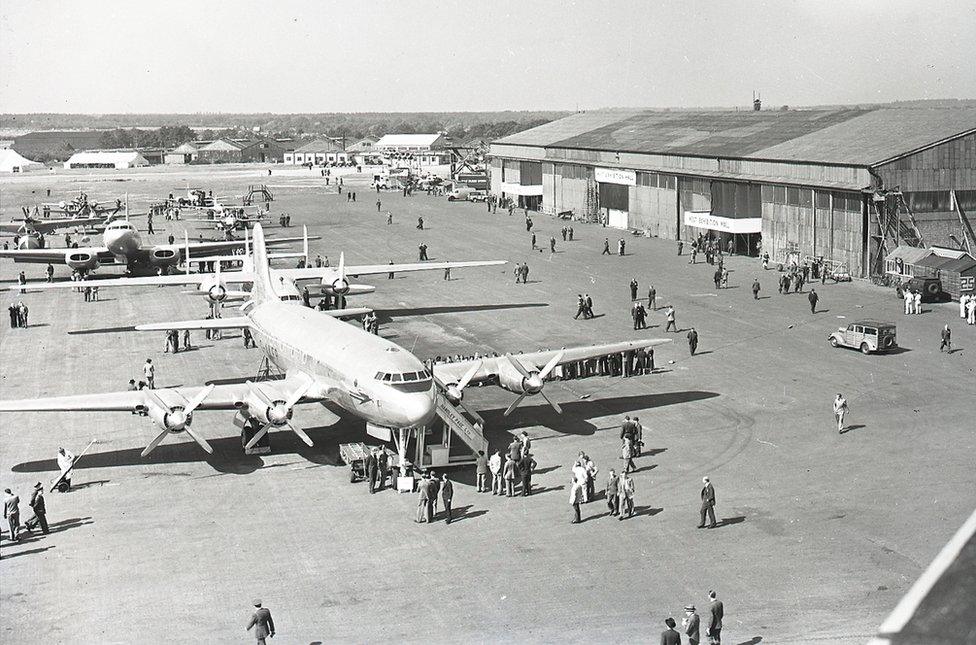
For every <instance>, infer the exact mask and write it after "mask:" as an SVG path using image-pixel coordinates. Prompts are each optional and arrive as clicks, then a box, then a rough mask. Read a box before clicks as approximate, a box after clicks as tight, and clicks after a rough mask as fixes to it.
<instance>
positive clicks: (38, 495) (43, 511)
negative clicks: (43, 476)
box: [24, 482, 48, 535]
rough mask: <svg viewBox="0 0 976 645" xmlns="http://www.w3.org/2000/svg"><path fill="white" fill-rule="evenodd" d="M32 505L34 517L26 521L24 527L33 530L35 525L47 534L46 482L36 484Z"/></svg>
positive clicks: (31, 499) (31, 500)
mask: <svg viewBox="0 0 976 645" xmlns="http://www.w3.org/2000/svg"><path fill="white" fill-rule="evenodd" d="M30 507H31V508H32V509H33V510H34V517H32V518H30V519H29V520H27V521H26V522H24V528H26V529H27V530H28V531H33V530H34V527H35V526H39V527H41V532H42V533H44V534H45V535H47V533H48V528H47V506H46V505H45V503H44V484H42V483H41V482H37V483H36V484H34V493H33V494H32V495H31V498H30Z"/></svg>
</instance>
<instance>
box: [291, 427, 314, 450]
mask: <svg viewBox="0 0 976 645" xmlns="http://www.w3.org/2000/svg"><path fill="white" fill-rule="evenodd" d="M285 427H286V428H288V429H289V430H291V431H292V432H294V433H295V434H297V435H298V438H299V439H301V440H302V441H304V442H305V445H307V446H314V445H315V444H313V443H312V440H311V438H309V436H308V435H307V434H305V431H304V430H302V429H301V428H299V427H297V426H293V425H292V424H290V423H286V424H285Z"/></svg>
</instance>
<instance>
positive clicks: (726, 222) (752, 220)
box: [685, 211, 762, 233]
mask: <svg viewBox="0 0 976 645" xmlns="http://www.w3.org/2000/svg"><path fill="white" fill-rule="evenodd" d="M685 225H687V226H697V227H698V228H707V229H709V230H712V231H720V232H722V233H761V232H762V218H761V217H743V218H739V219H733V218H731V217H718V216H716V215H712V214H711V213H707V212H704V213H702V212H696V211H685Z"/></svg>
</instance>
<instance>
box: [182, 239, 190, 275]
mask: <svg viewBox="0 0 976 645" xmlns="http://www.w3.org/2000/svg"><path fill="white" fill-rule="evenodd" d="M183 244H184V245H185V251H184V253H185V254H186V255H185V256H184V260H183V262H184V263H185V264H184V268H185V270H186V274H187V275H190V234H189V233H187V232H186V229H183Z"/></svg>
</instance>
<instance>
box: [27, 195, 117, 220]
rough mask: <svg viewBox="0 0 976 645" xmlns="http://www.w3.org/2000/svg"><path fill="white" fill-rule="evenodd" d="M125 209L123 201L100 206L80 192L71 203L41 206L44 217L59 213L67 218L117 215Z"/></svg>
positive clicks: (54, 203)
mask: <svg viewBox="0 0 976 645" xmlns="http://www.w3.org/2000/svg"><path fill="white" fill-rule="evenodd" d="M125 207H126V203H125V201H123V200H122V199H116V200H115V203H108V204H102V203H99V202H96V201H92V200H90V199H89V198H88V193H86V192H84V191H82V192H80V193H79V194H78V196H77V197H75V198H74V199H72V200H71V201H67V202H66V201H60V202H47V203H42V204H41V209H42V210H43V212H44V217H49V216H50V215H51V214H52V213H60V214H62V215H68V216H69V217H95V216H99V215H105V214H107V213H118V212H120V211H121V210H122V209H123V208H125Z"/></svg>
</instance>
